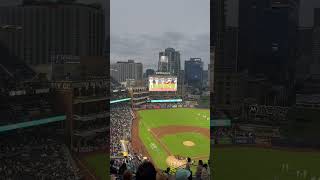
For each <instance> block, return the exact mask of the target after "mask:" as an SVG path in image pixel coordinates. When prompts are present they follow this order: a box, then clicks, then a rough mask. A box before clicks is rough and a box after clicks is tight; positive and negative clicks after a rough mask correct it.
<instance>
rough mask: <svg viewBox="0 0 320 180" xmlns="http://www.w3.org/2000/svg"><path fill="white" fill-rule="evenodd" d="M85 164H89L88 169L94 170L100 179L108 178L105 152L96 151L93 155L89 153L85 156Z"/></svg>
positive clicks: (105, 179)
mask: <svg viewBox="0 0 320 180" xmlns="http://www.w3.org/2000/svg"><path fill="white" fill-rule="evenodd" d="M85 161H86V164H87V165H88V166H89V168H90V171H91V172H94V173H95V175H96V176H97V177H98V178H99V179H100V180H107V179H109V177H108V174H109V170H110V167H109V158H108V157H107V155H106V154H103V153H97V154H93V155H89V156H87V157H85Z"/></svg>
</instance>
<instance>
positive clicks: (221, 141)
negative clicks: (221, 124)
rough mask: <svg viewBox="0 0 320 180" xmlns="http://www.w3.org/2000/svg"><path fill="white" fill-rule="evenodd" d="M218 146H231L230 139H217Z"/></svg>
mask: <svg viewBox="0 0 320 180" xmlns="http://www.w3.org/2000/svg"><path fill="white" fill-rule="evenodd" d="M217 141H218V144H232V138H229V137H222V138H219V139H217Z"/></svg>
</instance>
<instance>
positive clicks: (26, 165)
mask: <svg viewBox="0 0 320 180" xmlns="http://www.w3.org/2000/svg"><path fill="white" fill-rule="evenodd" d="M0 141H1V144H0V162H1V163H0V179H8V180H10V179H66V180H76V179H81V175H80V171H79V169H78V168H77V166H76V165H75V163H74V162H73V160H72V157H71V155H70V152H69V151H68V148H67V147H66V146H65V145H64V144H63V143H62V139H61V138H60V136H59V135H57V131H56V129H53V128H52V129H51V128H50V127H38V128H37V127H36V128H32V129H27V130H16V131H12V132H7V133H5V134H1V136H0Z"/></svg>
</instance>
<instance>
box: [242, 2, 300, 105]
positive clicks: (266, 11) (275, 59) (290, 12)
mask: <svg viewBox="0 0 320 180" xmlns="http://www.w3.org/2000/svg"><path fill="white" fill-rule="evenodd" d="M298 3H299V2H298V0H246V1H241V2H240V4H239V46H238V47H239V59H238V62H237V65H238V66H237V67H238V68H237V69H238V71H240V72H248V74H249V77H250V79H251V80H253V79H263V81H266V82H268V83H269V84H271V85H270V89H269V90H266V89H265V90H266V93H265V94H264V95H263V96H264V97H259V99H258V100H257V101H258V102H257V103H258V104H265V105H279V106H287V105H291V104H293V103H294V101H295V98H294V97H295V92H294V79H295V77H294V75H295V62H296V59H297V53H296V52H297V42H296V40H297V37H298V34H297V26H298ZM254 81H256V80H254ZM247 93H248V94H247V95H246V96H248V97H250V94H252V93H251V92H250V91H247Z"/></svg>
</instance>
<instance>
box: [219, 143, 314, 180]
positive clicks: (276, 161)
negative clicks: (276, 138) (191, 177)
mask: <svg viewBox="0 0 320 180" xmlns="http://www.w3.org/2000/svg"><path fill="white" fill-rule="evenodd" d="M213 157H214V161H213V164H214V168H215V172H214V179H216V180H220V179H223V180H229V179H230V180H235V179H236V180H251V179H253V180H274V179H275V177H276V176H277V177H278V180H296V179H298V178H297V175H296V174H297V170H299V171H303V170H307V171H308V177H307V178H306V179H308V180H309V179H311V177H312V176H316V177H317V178H318V177H320V153H319V152H293V151H287V150H272V149H262V148H253V147H248V148H244V147H230V148H221V147H220V148H219V147H215V148H214V149H213ZM281 164H288V165H289V171H288V172H286V170H284V171H282V170H281ZM300 179H302V178H300ZM317 180H318V179H317Z"/></svg>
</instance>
